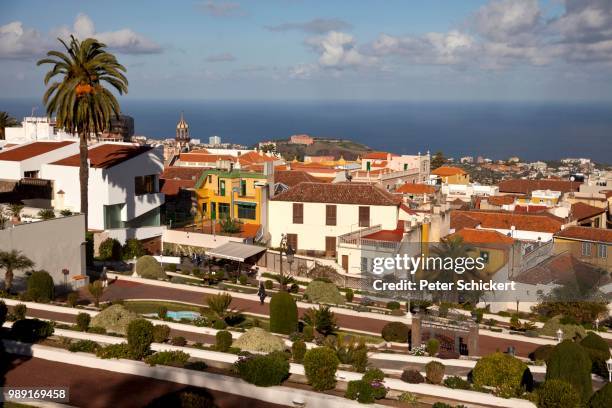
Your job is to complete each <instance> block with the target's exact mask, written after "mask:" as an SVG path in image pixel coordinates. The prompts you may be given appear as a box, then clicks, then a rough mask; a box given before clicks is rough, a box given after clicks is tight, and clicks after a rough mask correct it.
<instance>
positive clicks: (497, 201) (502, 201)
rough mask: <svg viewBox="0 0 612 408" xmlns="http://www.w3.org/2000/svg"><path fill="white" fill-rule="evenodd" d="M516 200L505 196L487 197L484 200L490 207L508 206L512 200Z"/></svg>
mask: <svg viewBox="0 0 612 408" xmlns="http://www.w3.org/2000/svg"><path fill="white" fill-rule="evenodd" d="M515 199H516V196H513V195H506V196H490V197H487V198H486V200H487V202H488V203H489V204H491V205H499V206H502V205H509V204H512V203H514V200H515Z"/></svg>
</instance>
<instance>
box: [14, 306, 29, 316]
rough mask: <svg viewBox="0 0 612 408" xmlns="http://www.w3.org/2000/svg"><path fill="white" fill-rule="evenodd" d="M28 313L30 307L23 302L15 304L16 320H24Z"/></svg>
mask: <svg viewBox="0 0 612 408" xmlns="http://www.w3.org/2000/svg"><path fill="white" fill-rule="evenodd" d="M27 313H28V307H27V306H26V305H24V304H23V303H17V304H16V305H15V306H13V317H14V318H15V320H23V319H25V318H26V314H27Z"/></svg>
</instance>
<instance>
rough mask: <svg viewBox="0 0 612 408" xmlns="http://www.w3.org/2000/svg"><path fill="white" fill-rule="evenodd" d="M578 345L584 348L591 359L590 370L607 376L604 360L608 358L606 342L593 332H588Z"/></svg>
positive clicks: (608, 352)
mask: <svg viewBox="0 0 612 408" xmlns="http://www.w3.org/2000/svg"><path fill="white" fill-rule="evenodd" d="M580 345H581V346H582V347H583V348H584V349H585V350H586V352H587V353H588V355H589V357H590V358H591V361H592V366H591V372H592V373H594V374H597V375H599V376H601V377H604V378H605V377H607V376H608V367H607V365H606V360H608V358H610V348H609V346H608V343H607V342H606V341H605V340H604V339H602V338H601V337H600V336H599V335H597V334H595V333H594V332H589V333H588V334H587V335H586V337H585V338H584V339H582V341H581V342H580Z"/></svg>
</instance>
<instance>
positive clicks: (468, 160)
mask: <svg viewBox="0 0 612 408" xmlns="http://www.w3.org/2000/svg"><path fill="white" fill-rule="evenodd" d="M459 162H460V163H469V164H471V163H474V158H473V157H472V156H465V157H462V158H460V159H459Z"/></svg>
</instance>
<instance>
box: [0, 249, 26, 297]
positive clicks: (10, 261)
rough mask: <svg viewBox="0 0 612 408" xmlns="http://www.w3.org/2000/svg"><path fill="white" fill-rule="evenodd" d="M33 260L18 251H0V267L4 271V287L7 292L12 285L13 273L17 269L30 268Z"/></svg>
mask: <svg viewBox="0 0 612 408" xmlns="http://www.w3.org/2000/svg"><path fill="white" fill-rule="evenodd" d="M33 266H34V262H32V261H31V260H30V258H28V257H27V256H24V255H22V254H21V252H20V251H17V250H14V249H13V250H11V251H10V252H5V251H0V268H1V269H4V270H5V271H6V273H5V275H4V289H5V290H6V291H7V292H8V291H9V290H10V289H11V287H12V286H13V277H14V275H13V273H14V271H16V270H19V269H26V268H31V267H33Z"/></svg>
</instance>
